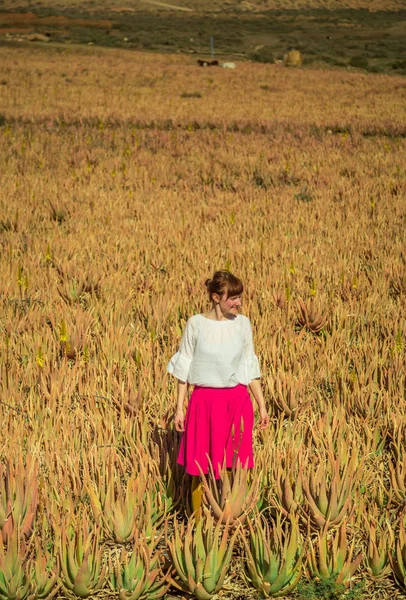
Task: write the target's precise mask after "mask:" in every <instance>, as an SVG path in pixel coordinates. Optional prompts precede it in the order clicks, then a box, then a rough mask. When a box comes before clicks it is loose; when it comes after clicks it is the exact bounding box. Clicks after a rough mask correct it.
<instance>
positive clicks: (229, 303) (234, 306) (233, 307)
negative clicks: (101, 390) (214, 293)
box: [219, 292, 241, 317]
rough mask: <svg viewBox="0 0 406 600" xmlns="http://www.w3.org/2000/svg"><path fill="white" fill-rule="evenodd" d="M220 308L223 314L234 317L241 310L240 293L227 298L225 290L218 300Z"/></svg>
mask: <svg viewBox="0 0 406 600" xmlns="http://www.w3.org/2000/svg"><path fill="white" fill-rule="evenodd" d="M219 306H220V310H221V312H222V313H223V315H227V314H228V315H233V316H234V317H236V316H237V315H238V314H240V310H241V294H239V295H238V296H230V297H229V298H227V292H226V293H224V294H223V295H222V296H221V298H220V302H219Z"/></svg>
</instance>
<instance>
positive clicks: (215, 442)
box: [178, 384, 254, 478]
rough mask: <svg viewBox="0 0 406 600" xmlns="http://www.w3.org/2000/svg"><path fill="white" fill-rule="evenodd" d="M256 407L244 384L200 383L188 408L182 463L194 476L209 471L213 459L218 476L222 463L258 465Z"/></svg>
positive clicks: (181, 446) (181, 451)
mask: <svg viewBox="0 0 406 600" xmlns="http://www.w3.org/2000/svg"><path fill="white" fill-rule="evenodd" d="M253 425H254V409H253V406H252V401H251V398H250V395H249V393H248V388H247V387H246V386H244V385H241V384H240V385H237V386H235V387H233V388H208V387H199V386H196V387H195V388H194V390H193V392H192V395H191V397H190V401H189V404H188V407H187V411H186V418H185V431H184V433H183V435H182V439H181V442H180V447H179V455H178V463H179V464H181V465H183V466H184V467H185V469H186V472H187V473H189V474H190V475H200V472H199V469H198V466H197V465H198V464H199V465H200V468H201V469H202V471H203V473H208V471H209V459H210V461H211V463H212V465H213V470H214V474H215V477H216V478H218V470H219V466H220V467H221V466H222V465H223V463H224V460H225V461H226V466H227V468H232V467H233V466H236V465H237V463H238V461H240V462H241V464H242V466H243V467H248V468H252V467H253V466H254V456H253V452H252V429H253Z"/></svg>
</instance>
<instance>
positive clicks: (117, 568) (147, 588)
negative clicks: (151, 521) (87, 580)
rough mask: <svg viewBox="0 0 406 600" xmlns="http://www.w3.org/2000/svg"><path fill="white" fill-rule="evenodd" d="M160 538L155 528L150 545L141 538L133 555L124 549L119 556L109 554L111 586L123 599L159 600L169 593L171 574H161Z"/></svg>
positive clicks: (135, 545)
mask: <svg viewBox="0 0 406 600" xmlns="http://www.w3.org/2000/svg"><path fill="white" fill-rule="evenodd" d="M160 539H161V536H158V535H156V530H154V535H153V540H152V541H151V542H150V543H149V544H147V542H146V541H145V540H144V539H142V537H141V538H138V539H137V542H136V543H135V544H134V547H133V549H132V551H131V553H130V554H129V553H128V552H127V551H126V550H125V549H124V548H122V550H121V553H120V555H119V556H118V555H117V556H116V557H115V558H114V559H112V558H111V557H110V560H109V565H110V585H111V588H112V590H113V591H115V592H118V595H119V599H120V600H139V599H140V598H142V600H157V599H158V598H162V596H164V595H165V594H166V592H167V590H168V588H169V585H170V584H169V582H168V575H166V576H164V577H163V576H162V572H161V568H160V564H159V563H160V560H161V553H160V552H159V551H158V550H157V549H156V547H157V544H158V543H159V541H160Z"/></svg>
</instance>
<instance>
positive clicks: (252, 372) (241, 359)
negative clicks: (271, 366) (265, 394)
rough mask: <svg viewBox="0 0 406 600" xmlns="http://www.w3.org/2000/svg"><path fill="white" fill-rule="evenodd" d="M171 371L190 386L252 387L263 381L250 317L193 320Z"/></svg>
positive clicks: (197, 318) (201, 316)
mask: <svg viewBox="0 0 406 600" xmlns="http://www.w3.org/2000/svg"><path fill="white" fill-rule="evenodd" d="M168 371H169V373H171V374H172V375H174V376H175V377H176V378H177V379H179V380H180V381H187V382H188V383H189V384H190V385H199V386H203V387H216V388H223V387H225V388H228V387H234V386H236V385H238V384H239V383H242V384H243V385H248V384H249V383H250V381H251V380H252V379H256V378H258V377H260V368H259V363H258V358H257V357H256V355H255V352H254V345H253V342H252V329H251V323H250V321H249V319H248V317H246V316H244V315H238V316H237V317H235V319H230V320H227V321H214V320H213V319H208V318H207V317H204V316H203V315H194V316H193V317H190V319H189V320H188V322H187V323H186V327H185V331H184V333H183V337H182V340H181V342H180V347H179V351H178V352H177V353H176V354H175V355H174V356H172V358H171V360H170V361H169V364H168Z"/></svg>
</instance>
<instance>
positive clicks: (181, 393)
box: [175, 379, 188, 432]
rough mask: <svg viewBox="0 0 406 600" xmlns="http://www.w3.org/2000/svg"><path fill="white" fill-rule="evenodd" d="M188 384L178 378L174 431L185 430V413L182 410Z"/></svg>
mask: <svg viewBox="0 0 406 600" xmlns="http://www.w3.org/2000/svg"><path fill="white" fill-rule="evenodd" d="M187 388H188V384H187V382H186V381H180V380H179V379H178V402H177V405H176V413H175V429H176V431H180V432H182V431H185V413H184V410H183V407H184V404H185V399H186V395H187Z"/></svg>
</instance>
